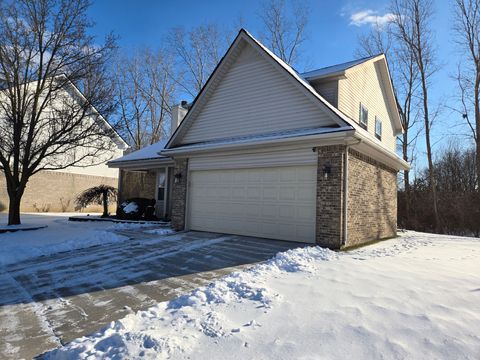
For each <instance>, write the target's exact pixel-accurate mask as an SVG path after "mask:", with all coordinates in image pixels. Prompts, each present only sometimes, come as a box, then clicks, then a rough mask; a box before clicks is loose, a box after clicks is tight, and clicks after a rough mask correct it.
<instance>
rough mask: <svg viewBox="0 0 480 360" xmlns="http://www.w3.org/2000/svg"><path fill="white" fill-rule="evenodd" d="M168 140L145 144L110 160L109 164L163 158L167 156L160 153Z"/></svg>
mask: <svg viewBox="0 0 480 360" xmlns="http://www.w3.org/2000/svg"><path fill="white" fill-rule="evenodd" d="M166 143H167V140H166V139H164V140H160V141H158V142H156V143H154V144H151V145H148V146H145V147H143V148H141V149H139V150H135V151H132V152H131V153H129V154H127V155H124V156H122V157H119V158H117V159H114V160H110V161H109V162H108V165H114V164H116V163H124V162H127V161H139V160H153V159H162V158H166V157H165V156H162V155H159V153H160V151H162V150H163V149H164V148H165V144H166Z"/></svg>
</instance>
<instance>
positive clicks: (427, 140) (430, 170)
mask: <svg viewBox="0 0 480 360" xmlns="http://www.w3.org/2000/svg"><path fill="white" fill-rule="evenodd" d="M420 71H421V77H422V90H423V111H424V114H423V115H424V120H425V143H426V147H427V160H428V177H429V185H430V191H431V193H432V200H433V204H432V205H433V216H434V224H433V226H434V229H435V231H436V232H438V231H439V226H440V217H439V215H438V199H437V184H436V181H435V171H434V168H433V157H432V145H431V144H430V118H429V114H428V98H427V91H428V90H427V81H426V78H425V73H424V69H423V68H420Z"/></svg>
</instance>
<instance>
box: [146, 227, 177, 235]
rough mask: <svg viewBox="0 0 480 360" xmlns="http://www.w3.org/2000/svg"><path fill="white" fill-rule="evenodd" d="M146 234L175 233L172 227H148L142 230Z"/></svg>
mask: <svg viewBox="0 0 480 360" xmlns="http://www.w3.org/2000/svg"><path fill="white" fill-rule="evenodd" d="M143 232H144V233H146V234H153V235H171V234H175V230H173V229H172V228H163V229H150V230H144V231H143Z"/></svg>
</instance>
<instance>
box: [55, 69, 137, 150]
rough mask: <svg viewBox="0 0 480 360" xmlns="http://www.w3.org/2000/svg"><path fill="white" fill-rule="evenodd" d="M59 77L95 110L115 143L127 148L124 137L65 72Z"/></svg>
mask: <svg viewBox="0 0 480 360" xmlns="http://www.w3.org/2000/svg"><path fill="white" fill-rule="evenodd" d="M60 77H63V78H64V79H65V80H66V84H68V85H70V87H71V89H72V90H73V91H74V92H75V93H76V94H77V96H79V97H80V98H81V99H82V101H85V102H86V103H87V104H88V105H89V106H90V107H91V108H92V110H93V111H94V112H95V114H97V115H98V117H99V119H100V121H101V122H102V123H103V124H104V125H105V126H106V127H107V128H108V129H110V130H111V131H112V133H113V134H114V135H115V139H113V138H112V137H111V138H112V140H117V145H121V147H122V148H124V149H127V148H129V147H130V146H129V145H128V143H127V142H126V141H125V139H124V138H123V136H122V135H120V133H119V132H118V131H117V129H115V128H114V127H113V126H112V125H111V124H110V123H109V122H108V120H107V119H105V117H104V116H103V115H102V114H100V112H99V111H98V110H97V109H96V108H95V106H94V105H93V104H91V103H90V101H88V99H87V98H86V97H85V95H83V93H82V92H81V91H80V89H79V88H78V87H77V86H76V85H75V84H74V83H73V81H72V80H70V78H69V77H68V76H67V75H65V74H62V75H60Z"/></svg>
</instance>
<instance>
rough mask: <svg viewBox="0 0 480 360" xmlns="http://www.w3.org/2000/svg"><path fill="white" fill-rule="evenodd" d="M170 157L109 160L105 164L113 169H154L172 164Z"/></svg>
mask: <svg viewBox="0 0 480 360" xmlns="http://www.w3.org/2000/svg"><path fill="white" fill-rule="evenodd" d="M173 164H174V162H173V160H172V159H170V158H168V159H142V160H129V161H109V162H108V163H107V166H108V167H109V168H114V169H156V168H158V167H162V166H167V165H173Z"/></svg>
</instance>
